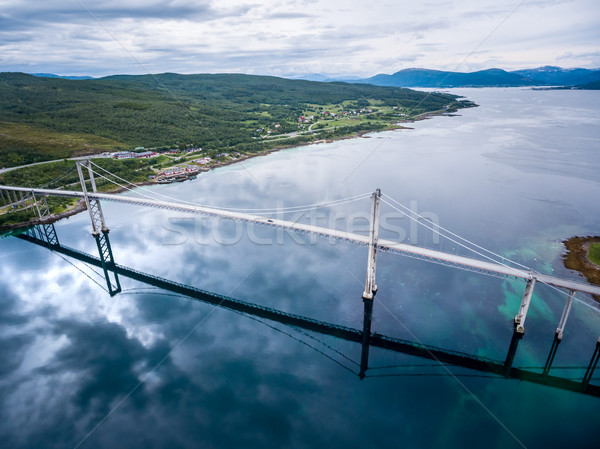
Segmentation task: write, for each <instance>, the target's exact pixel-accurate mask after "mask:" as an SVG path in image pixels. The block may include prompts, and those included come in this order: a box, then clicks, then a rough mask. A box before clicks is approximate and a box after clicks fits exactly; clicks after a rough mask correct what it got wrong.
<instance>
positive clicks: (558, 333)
mask: <svg viewBox="0 0 600 449" xmlns="http://www.w3.org/2000/svg"><path fill="white" fill-rule="evenodd" d="M574 297H575V290H569V297H568V298H567V302H566V303H565V308H564V309H563V312H562V315H561V317H560V321H559V323H558V327H557V328H556V338H558V340H562V338H563V332H564V330H565V325H566V324H567V318H569V312H570V311H571V306H572V305H573V298H574Z"/></svg>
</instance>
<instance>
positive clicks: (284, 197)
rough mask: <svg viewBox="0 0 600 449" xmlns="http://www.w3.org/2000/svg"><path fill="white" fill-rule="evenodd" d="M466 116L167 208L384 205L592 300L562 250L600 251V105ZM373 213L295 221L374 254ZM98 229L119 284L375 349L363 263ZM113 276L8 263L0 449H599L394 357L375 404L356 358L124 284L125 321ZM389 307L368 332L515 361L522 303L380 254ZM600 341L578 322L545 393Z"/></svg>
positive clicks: (512, 95)
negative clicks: (280, 316)
mask: <svg viewBox="0 0 600 449" xmlns="http://www.w3.org/2000/svg"><path fill="white" fill-rule="evenodd" d="M454 92H458V93H460V94H463V95H466V96H467V97H468V98H469V99H472V100H474V101H475V102H477V103H478V104H480V107H478V108H474V109H469V110H465V111H461V112H460V115H459V116H457V117H436V118H434V119H431V120H425V121H422V122H418V123H415V124H414V129H412V130H403V131H396V132H389V133H379V134H372V135H370V136H368V137H367V138H360V139H353V140H346V141H340V142H335V143H331V144H322V145H313V146H309V147H303V148H298V149H293V150H287V151H282V152H279V153H275V154H272V155H269V156H267V157H261V158H255V159H252V160H249V161H247V162H245V163H244V165H235V166H229V167H224V168H222V169H219V170H215V171H212V172H210V173H206V174H203V175H201V176H200V177H198V179H197V180H195V181H192V182H186V183H181V184H173V185H168V186H159V187H153V188H152V189H151V190H153V191H154V192H158V193H161V194H163V195H169V196H172V197H175V198H178V199H181V200H186V201H194V202H199V203H203V204H209V205H217V206H224V207H225V206H227V207H236V208H238V207H239V208H272V207H277V206H284V207H286V206H296V205H303V204H311V203H315V202H321V201H329V200H335V199H339V198H345V197H349V196H353V195H359V194H363V193H367V192H371V191H373V190H374V189H375V188H381V189H382V191H383V193H384V194H386V195H389V197H391V198H394V199H396V200H398V201H400V202H402V203H403V204H406V205H412V207H414V208H416V209H417V210H418V211H419V212H420V213H422V214H424V215H427V216H428V217H430V218H432V219H435V220H437V221H438V222H439V224H441V225H442V226H445V227H447V228H449V229H452V230H453V231H455V232H457V233H459V234H461V235H463V236H465V237H468V238H469V239H471V240H473V241H475V242H477V243H479V244H481V245H483V246H485V247H486V248H489V249H491V250H493V251H495V252H498V253H500V254H502V255H504V256H506V257H510V258H512V259H515V260H517V261H519V262H521V263H523V264H525V265H527V266H532V267H534V268H535V269H537V270H539V271H541V272H545V273H555V274H557V275H560V276H565V277H570V278H573V279H576V278H578V275H577V274H576V273H572V272H569V271H568V270H565V269H564V268H563V267H562V263H561V254H562V251H563V249H562V245H561V243H560V242H561V241H562V240H563V239H566V238H568V237H571V236H572V235H580V234H598V233H600V229H599V228H598V223H599V222H600V201H598V200H597V199H598V198H600V183H599V182H598V176H597V175H598V173H599V172H600V153H599V151H600V127H599V125H600V119H599V118H598V112H599V111H598V105H599V104H600V101H599V100H600V98H599V94H598V93H597V92H580V91H531V90H521V89H475V90H472V89H462V90H455V91H454ZM369 207H370V205H369V200H368V199H362V200H360V201H357V202H353V203H348V204H345V205H343V206H339V207H336V208H334V209H323V210H319V211H318V212H317V213H314V214H305V215H300V214H296V216H294V219H299V220H305V221H309V222H310V221H315V222H317V223H319V224H328V223H334V224H335V225H336V226H337V227H339V228H347V229H352V230H359V231H360V229H361V228H365V225H366V219H365V217H367V216H368V213H369ZM104 211H105V215H106V218H107V222H108V224H109V227H110V228H111V233H110V238H111V243H112V245H113V250H114V254H115V259H116V261H117V263H119V264H122V265H125V266H128V267H131V268H134V269H136V270H140V271H143V272H147V273H150V274H154V275H157V276H161V277H164V278H167V279H170V280H173V281H176V282H181V283H185V284H187V285H191V286H195V287H198V288H202V289H205V290H208V291H212V292H215V293H219V294H223V295H228V296H232V297H235V298H238V299H242V300H244V301H249V302H253V303H257V304H261V305H264V306H268V307H272V308H276V309H279V310H283V311H285V312H289V313H293V314H299V315H302V316H305V317H310V318H314V319H318V320H322V321H326V322H330V323H336V324H340V325H344V326H348V327H352V328H356V329H360V328H361V326H362V319H363V317H362V312H363V310H362V301H361V299H360V295H361V293H362V288H363V281H364V272H365V269H366V250H365V248H364V247H355V246H353V245H350V244H346V243H339V242H337V243H332V242H329V241H327V240H323V239H311V238H310V237H308V236H296V235H288V234H286V233H279V232H278V231H276V230H272V229H263V228H252V227H249V226H246V225H242V224H239V223H235V222H226V221H223V222H218V221H216V220H213V219H201V218H198V217H196V218H190V217H186V216H183V215H181V214H178V213H173V212H168V211H161V210H155V209H136V210H131V209H129V208H128V207H127V206H124V205H119V204H116V203H105V204H104ZM382 217H383V219H384V221H385V225H386V226H385V229H384V230H383V231H382V234H383V235H384V236H386V237H390V238H396V239H402V240H404V241H408V242H413V243H418V244H421V245H425V246H429V247H432V248H437V249H440V248H441V249H443V250H445V251H451V252H456V253H458V254H467V252H466V251H465V250H463V249H460V248H457V247H456V245H455V244H453V242H451V241H449V240H446V239H442V240H440V241H437V240H436V239H435V238H434V236H433V235H432V233H431V232H430V231H428V230H426V229H421V228H415V227H414V226H411V225H410V223H409V221H408V220H407V219H406V218H401V216H399V215H398V214H397V213H396V212H395V211H394V210H393V209H391V208H390V207H389V206H388V205H386V204H384V205H383V206H382ZM288 218H289V217H288ZM88 220H89V217H88V216H86V215H85V214H80V215H79V216H75V217H72V218H70V219H68V220H64V221H61V222H59V223H57V225H56V230H57V233H58V235H59V239H60V241H61V242H62V243H63V244H65V245H68V246H72V247H75V248H78V249H80V250H83V251H87V252H89V253H91V254H94V252H95V242H94V240H93V239H92V237H91V236H90V235H89V223H88ZM99 273H100V272H99V270H98V269H97V268H94V269H92V268H90V267H89V266H86V265H84V264H82V263H81V262H79V261H75V260H72V259H69V258H62V257H60V255H58V254H57V253H53V252H50V251H48V250H47V249H44V248H41V247H38V246H35V245H33V244H31V243H27V242H24V241H22V240H19V239H16V238H13V237H11V238H4V239H1V240H0V298H1V299H0V301H1V307H0V324H1V327H0V340H1V342H2V344H1V345H0V348H2V349H0V358H1V359H2V363H1V364H0V391H1V394H0V417H1V418H2V419H1V420H0V436H2V438H3V441H5V442H7V446H10V447H74V446H76V445H77V444H78V443H79V442H80V441H82V439H83V438H85V437H86V436H87V438H86V439H85V441H84V442H83V444H82V445H81V446H80V447H94V448H96V447H97V448H101V447H115V446H129V447H131V446H141V445H144V446H148V447H199V446H200V447H211V446H212V447H234V446H237V447H298V448H300V447H323V446H331V447H344V448H348V447H374V446H379V447H407V448H412V447H414V448H419V447H436V446H443V447H457V448H458V447H461V448H462V447H464V446H465V442H466V441H468V442H469V444H470V445H472V446H475V447H491V448H511V447H515V448H516V447H523V446H525V447H529V448H535V447H544V448H547V447H560V446H567V445H568V447H596V445H595V442H596V441H597V438H598V436H600V431H598V427H597V425H596V417H595V415H596V414H597V410H598V407H599V405H600V402H599V399H598V398H593V397H588V396H585V395H581V394H576V393H569V392H565V391H562V390H558V389H554V388H551V387H546V386H541V385H534V384H531V383H527V382H521V381H518V380H506V379H502V378H497V377H489V376H487V377H486V376H485V375H484V374H485V373H483V375H482V373H478V372H476V371H471V370H467V369H463V368H457V367H446V368H444V367H440V366H439V365H438V364H436V363H435V362H432V361H429V360H424V359H419V358H416V357H411V356H408V355H404V354H399V353H394V352H390V351H386V350H383V349H377V348H371V351H370V360H369V362H370V363H369V366H370V369H369V370H368V371H367V378H366V379H364V380H362V381H361V380H359V378H358V376H357V375H355V374H353V373H356V372H357V371H358V367H357V365H356V364H357V363H358V362H359V361H360V355H361V352H360V346H359V345H357V344H355V343H351V342H347V341H343V340H340V339H336V338H334V337H329V336H323V335H319V334H316V333H312V332H309V331H299V330H297V329H295V328H292V327H288V326H285V325H283V324H280V323H273V322H271V321H268V320H266V319H262V318H261V319H257V318H256V317H248V316H244V315H240V314H238V313H235V312H232V311H229V310H226V309H220V308H216V309H215V308H213V307H212V306H210V305H208V304H203V303H201V302H197V301H193V300H190V299H186V298H182V297H179V296H174V295H172V294H170V293H168V292H165V291H163V290H159V289H154V288H149V287H148V286H147V285H143V284H140V283H139V282H135V281H132V280H128V279H123V278H122V279H121V282H122V285H123V290H124V291H123V293H121V294H119V295H117V296H115V297H112V298H111V297H110V296H109V295H107V294H106V293H105V292H104V291H103V290H102V288H101V287H102V286H103V285H104V281H103V279H102V278H101V276H99ZM94 281H96V282H94ZM378 285H379V291H378V294H377V301H376V302H375V304H374V311H373V324H372V326H373V328H372V330H373V331H374V332H378V333H381V334H384V335H388V336H390V337H396V338H404V339H408V340H411V341H419V342H422V343H425V344H429V345H435V346H438V347H443V348H446V349H449V350H458V351H463V352H467V353H470V354H475V355H480V356H486V357H490V358H493V359H495V360H499V361H502V360H504V358H505V357H506V353H507V351H508V346H509V343H510V339H511V334H512V325H511V320H512V318H513V316H514V315H515V313H516V311H517V309H518V306H519V303H520V298H521V295H522V292H523V288H524V285H523V283H522V282H519V281H509V280H501V279H496V278H491V277H487V276H481V275H477V274H473V273H467V272H463V271H460V270H455V269H450V268H446V267H440V266H438V265H432V264H430V263H426V262H422V261H416V260H413V259H408V258H405V257H402V256H397V255H393V254H385V253H384V254H380V255H379V257H378ZM580 300H581V301H584V302H586V303H589V304H592V302H591V300H590V299H589V298H586V297H581V298H580ZM563 302H564V297H563V296H562V295H561V294H559V293H557V292H555V291H553V290H551V289H549V288H547V287H544V286H540V287H537V288H536V291H535V295H534V299H533V302H532V306H531V309H530V312H529V315H528V318H527V324H526V327H527V330H526V335H525V337H524V339H523V340H522V341H521V342H520V344H519V347H518V350H517V353H516V356H515V361H514V366H519V367H537V368H534V369H537V370H538V371H541V367H543V365H544V363H545V360H546V357H547V355H548V352H549V350H550V346H551V344H552V338H553V334H554V330H555V328H556V325H557V323H558V319H559V318H560V313H561V311H562V305H563ZM598 336H600V313H599V311H598V307H597V306H594V305H592V307H588V306H586V305H584V304H582V303H580V302H577V303H576V304H575V306H574V307H573V310H572V314H571V317H570V318H569V323H568V325H567V331H566V334H565V339H564V341H563V342H562V343H561V345H560V347H559V349H558V352H557V355H556V359H555V362H554V366H555V367H556V369H554V370H553V371H552V374H555V375H561V376H565V377H574V378H577V377H579V378H580V377H582V376H583V371H584V369H582V367H585V366H586V365H587V363H588V362H589V359H590V357H591V355H592V351H593V348H594V343H595V341H596V339H597V338H598ZM157 365H159V367H158V368H156V369H153V368H154V367H155V366H157ZM451 374H452V375H451ZM453 375H454V376H456V377H453ZM376 376H384V377H376ZM473 376H480V377H473ZM596 377H598V374H596ZM595 382H596V383H600V381H598V380H596V381H595ZM123 399H124V400H123ZM122 400H123V401H122ZM111 410H114V411H113V412H112V413H111V414H110V415H109V416H108V417H107V418H106V419H104V418H105V417H106V416H107V414H108V413H109V412H111ZM98 424H100V425H98ZM97 425H98V427H97V428H96V426H97ZM94 429H95V430H94ZM90 432H92V433H91V434H90ZM88 434H89V436H88Z"/></svg>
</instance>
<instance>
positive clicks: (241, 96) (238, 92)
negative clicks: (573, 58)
mask: <svg viewBox="0 0 600 449" xmlns="http://www.w3.org/2000/svg"><path fill="white" fill-rule="evenodd" d="M456 98H457V97H455V96H453V95H447V94H440V93H429V94H428V93H423V92H416V91H412V90H409V89H402V88H394V87H380V86H371V85H359V84H347V83H320V82H313V81H303V80H289V79H283V78H276V77H266V76H251V75H226V74H222V75H178V74H171V73H165V74H160V75H142V76H125V75H123V76H111V77H106V78H101V79H86V80H68V79H61V78H44V77H35V76H30V75H26V74H22V73H0V167H1V166H14V165H19V164H23V163H29V162H34V161H39V160H48V159H57V158H63V157H67V156H71V155H74V154H81V153H84V152H85V153H89V152H93V151H109V150H110V151H114V150H115V149H120V148H123V149H132V148H134V147H137V146H144V147H147V148H148V147H161V146H172V145H175V144H180V145H181V144H193V145H197V146H202V147H205V148H211V149H235V150H241V151H246V152H252V151H260V150H261V149H262V148H263V147H264V145H263V143H262V142H263V141H262V137H263V136H261V135H260V131H259V130H264V129H267V128H268V127H272V126H273V125H274V124H275V123H277V124H278V125H280V126H278V127H277V132H280V133H283V132H292V131H297V130H298V120H299V117H300V116H302V114H307V113H308V112H310V111H314V110H319V108H320V109H321V110H324V109H326V108H332V107H334V106H335V105H338V106H339V105H342V106H341V107H343V108H347V109H351V108H354V109H359V108H365V107H372V106H386V107H388V108H390V109H391V108H392V107H397V108H398V109H401V110H402V111H403V115H405V116H412V115H416V114H419V113H422V112H425V111H432V110H440V109H443V108H446V107H449V108H455V107H464V106H466V105H467V104H466V103H463V102H457V101H456ZM379 115H381V114H379ZM397 115H399V114H397ZM368 125H369V126H371V127H372V128H371V129H374V128H373V126H374V125H373V123H371V122H370V123H369V124H368ZM363 126H367V123H363ZM355 127H356V126H355ZM365 129H369V128H368V127H367V128H365Z"/></svg>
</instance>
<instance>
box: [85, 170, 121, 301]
mask: <svg viewBox="0 0 600 449" xmlns="http://www.w3.org/2000/svg"><path fill="white" fill-rule="evenodd" d="M76 165H77V173H78V174H79V181H80V182H81V191H82V192H83V198H84V200H85V204H86V206H87V210H88V212H89V213H90V219H91V221H92V235H93V236H94V238H95V239H96V245H97V246H98V253H99V254H100V260H101V261H102V269H103V270H104V276H105V278H106V284H107V286H108V292H109V293H110V296H114V295H116V294H117V293H119V292H120V291H121V283H120V282H119V276H118V275H117V273H116V272H115V271H114V267H115V260H114V257H113V253H112V248H111V246H110V240H109V238H108V233H109V231H110V230H109V229H108V227H107V226H106V222H105V221H104V214H103V212H102V207H101V206H100V200H99V199H97V198H94V197H90V195H89V194H88V189H87V183H88V182H89V183H90V187H91V189H92V192H93V193H96V191H97V189H96V180H95V179H94V172H93V171H92V165H91V163H90V160H89V159H86V160H85V161H77V164H76ZM84 168H85V170H84ZM86 172H87V175H88V178H87V179H86V177H85V173H86ZM109 269H111V271H112V273H113V275H114V281H115V282H114V285H113V283H112V281H111V278H110V271H109Z"/></svg>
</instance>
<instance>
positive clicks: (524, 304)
mask: <svg viewBox="0 0 600 449" xmlns="http://www.w3.org/2000/svg"><path fill="white" fill-rule="evenodd" d="M534 287H535V277H533V276H532V277H531V278H530V279H527V285H526V286H525V294H524V295H523V299H522V300H521V307H520V308H519V313H518V314H517V316H515V330H516V331H517V332H518V333H519V334H524V333H525V318H526V317H527V311H528V310H529V304H530V303H531V297H532V296H533V288H534Z"/></svg>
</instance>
